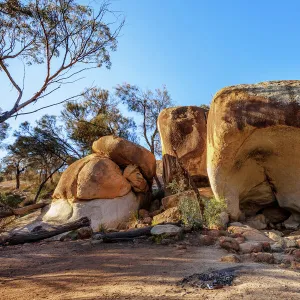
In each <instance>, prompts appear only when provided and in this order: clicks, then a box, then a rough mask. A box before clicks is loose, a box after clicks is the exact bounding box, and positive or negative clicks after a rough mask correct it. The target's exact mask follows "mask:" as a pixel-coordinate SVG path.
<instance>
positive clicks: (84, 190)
mask: <svg viewBox="0 0 300 300" xmlns="http://www.w3.org/2000/svg"><path fill="white" fill-rule="evenodd" d="M130 190H131V186H130V184H129V183H128V181H127V180H126V179H125V178H124V177H123V176H122V171H121V170H120V168H119V167H118V165H117V164H115V163H114V162H113V161H111V160H110V159H108V158H102V157H94V158H92V159H91V160H90V161H89V162H88V163H86V164H85V166H84V167H83V168H82V169H81V171H80V172H79V174H78V180H77V197H76V198H77V199H80V200H92V199H114V198H116V197H122V196H125V195H127V194H128V193H129V191H130Z"/></svg>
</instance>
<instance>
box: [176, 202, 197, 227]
mask: <svg viewBox="0 0 300 300" xmlns="http://www.w3.org/2000/svg"><path fill="white" fill-rule="evenodd" d="M178 209H179V211H180V214H181V220H182V222H183V224H185V225H188V226H191V227H193V228H201V227H202V218H201V211H200V205H199V202H198V200H197V199H196V198H192V197H184V198H182V199H181V200H180V201H179V204H178Z"/></svg>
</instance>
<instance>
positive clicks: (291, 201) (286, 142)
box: [207, 81, 300, 221]
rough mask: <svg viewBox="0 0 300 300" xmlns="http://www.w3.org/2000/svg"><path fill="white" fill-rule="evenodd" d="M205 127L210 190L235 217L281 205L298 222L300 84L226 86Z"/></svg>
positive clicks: (216, 98)
mask: <svg viewBox="0 0 300 300" xmlns="http://www.w3.org/2000/svg"><path fill="white" fill-rule="evenodd" d="M207 126H208V133H207V135H208V136H207V142H208V145H207V152H208V155H207V159H208V164H207V165H208V168H207V169H208V175H209V179H210V183H211V187H212V190H213V192H214V194H215V196H216V197H217V198H224V199H225V200H226V201H227V203H228V211H229V213H230V215H231V218H232V219H238V218H239V217H240V215H241V211H242V212H245V213H246V215H251V214H255V213H257V212H258V211H259V210H261V209H263V208H264V207H266V206H270V205H271V206H272V205H273V204H274V206H275V205H278V204H279V206H281V207H283V208H285V209H287V210H289V211H290V212H291V213H292V214H293V218H294V219H295V220H298V221H300V186H299V178H300V159H299V157H300V81H271V82H263V83H259V84H253V85H237V86H232V87H227V88H224V89H222V90H221V91H219V92H218V93H217V94H216V95H215V97H214V99H213V101H212V104H211V108H210V112H209V116H208V125H207Z"/></svg>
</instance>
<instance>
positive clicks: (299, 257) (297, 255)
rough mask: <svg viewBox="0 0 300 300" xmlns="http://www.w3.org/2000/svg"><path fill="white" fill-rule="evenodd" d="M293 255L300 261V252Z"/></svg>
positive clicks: (297, 251)
mask: <svg viewBox="0 0 300 300" xmlns="http://www.w3.org/2000/svg"><path fill="white" fill-rule="evenodd" d="M293 255H294V256H295V258H296V260H300V250H298V249H297V250H295V251H294V252H293Z"/></svg>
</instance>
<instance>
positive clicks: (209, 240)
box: [196, 234, 216, 246]
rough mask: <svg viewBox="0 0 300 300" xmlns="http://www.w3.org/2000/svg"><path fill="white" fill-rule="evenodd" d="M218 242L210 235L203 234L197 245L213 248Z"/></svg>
mask: <svg viewBox="0 0 300 300" xmlns="http://www.w3.org/2000/svg"><path fill="white" fill-rule="evenodd" d="M215 242H216V238H215V237H213V236H210V235H205V234H201V235H199V239H198V241H196V244H197V245H198V246H211V245H214V244H215Z"/></svg>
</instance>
